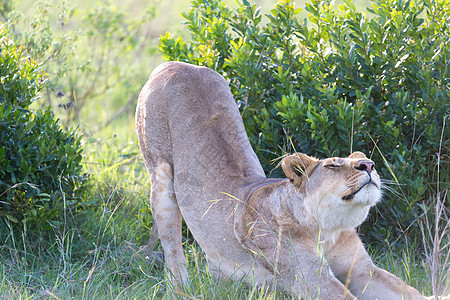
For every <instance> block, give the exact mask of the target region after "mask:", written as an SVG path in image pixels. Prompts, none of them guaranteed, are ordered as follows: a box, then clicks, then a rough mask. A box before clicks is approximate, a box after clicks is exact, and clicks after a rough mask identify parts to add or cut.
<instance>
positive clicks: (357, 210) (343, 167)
mask: <svg viewBox="0 0 450 300" xmlns="http://www.w3.org/2000/svg"><path fill="white" fill-rule="evenodd" d="M282 168H283V171H284V173H285V174H286V176H287V177H288V178H289V179H290V180H291V182H292V184H293V185H294V187H295V189H296V191H297V192H298V193H300V195H301V196H302V198H303V201H304V207H305V208H306V210H307V212H308V213H309V214H310V215H311V217H312V218H313V219H314V220H316V221H317V222H318V224H319V226H320V228H321V229H324V230H328V231H336V230H343V229H348V228H353V227H356V226H358V225H360V224H361V223H362V222H363V221H364V219H365V218H366V217H367V214H368V212H369V209H370V207H371V206H372V205H374V204H375V203H377V202H378V201H379V200H380V199H381V181H380V177H379V176H378V174H377V172H376V170H375V167H374V163H373V161H372V160H370V159H368V158H367V157H366V156H365V155H364V154H363V153H361V152H354V153H352V154H351V155H350V156H348V157H345V158H342V157H333V158H327V159H323V160H318V159H316V158H313V157H310V156H307V155H305V154H303V153H295V154H293V155H290V156H287V157H286V158H285V159H284V160H283V162H282ZM294 209H295V208H294Z"/></svg>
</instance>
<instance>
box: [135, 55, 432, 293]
mask: <svg viewBox="0 0 450 300" xmlns="http://www.w3.org/2000/svg"><path fill="white" fill-rule="evenodd" d="M136 126H137V131H138V136H139V144H140V148H141V151H142V154H143V156H144V160H145V164H146V167H147V169H148V172H149V174H150V176H151V184H152V187H151V209H152V213H153V218H154V220H155V222H156V224H157V226H158V234H159V237H160V239H161V243H162V247H163V249H164V255H165V260H166V263H167V268H168V270H169V273H170V274H171V275H173V276H174V281H175V283H176V286H177V287H178V289H182V287H183V285H185V284H187V283H188V278H187V277H188V274H187V270H186V258H185V257H184V254H183V248H182V240H181V238H182V235H181V224H182V218H184V220H185V221H186V224H187V226H188V228H189V229H190V231H191V232H192V235H193V236H194V238H195V239H196V241H197V242H198V244H199V245H200V247H201V248H202V250H203V251H204V252H205V254H206V257H207V261H208V266H209V270H210V271H211V272H214V273H215V274H216V275H218V276H220V277H225V278H234V279H237V280H241V279H242V278H244V279H245V280H247V281H248V282H251V283H254V284H263V283H265V284H270V285H273V286H275V285H276V286H282V287H283V288H285V289H286V290H289V291H291V292H293V293H295V294H296V295H299V296H301V297H304V298H308V299H309V298H320V299H342V298H347V299H355V297H357V298H358V299H375V298H376V299H389V300H392V299H422V298H424V297H423V296H422V295H421V294H420V293H419V292H418V291H417V290H415V289H414V288H412V287H409V286H407V285H406V284H405V283H404V282H403V281H402V280H400V279H399V278H397V277H396V276H394V275H392V274H391V273H389V272H386V271H384V270H382V269H380V268H377V267H376V266H375V265H374V264H373V263H372V261H371V259H370V258H369V256H368V254H367V252H366V251H365V249H364V247H363V245H362V243H361V241H360V239H359V237H358V235H357V234H356V232H355V229H354V228H355V227H356V226H358V225H360V224H361V223H362V222H363V221H364V219H365V218H366V216H367V214H368V212H369V209H370V207H371V206H372V205H374V204H375V203H376V202H378V201H379V200H380V197H381V192H380V185H381V183H380V178H379V176H378V174H377V172H376V171H375V169H374V164H373V162H372V161H371V160H370V159H368V158H367V157H366V156H365V155H364V154H362V153H361V152H355V153H353V154H351V155H350V156H349V157H346V158H328V159H324V160H317V159H315V158H312V157H309V156H307V155H305V154H301V153H296V154H294V155H291V156H288V157H286V158H285V159H284V160H283V162H282V168H283V171H284V172H285V174H286V176H287V177H288V178H286V179H269V178H266V176H265V174H264V171H263V169H262V167H261V164H260V163H259V160H258V158H257V156H256V155H255V153H254V152H253V150H252V147H251V146H250V143H249V141H248V138H247V135H246V132H245V129H244V125H243V122H242V119H241V116H240V114H239V110H238V108H237V106H236V103H235V101H234V99H233V97H232V95H231V93H230V90H229V87H228V85H227V82H226V81H225V80H224V78H223V77H222V76H220V75H219V74H217V73H216V72H214V71H212V70H210V69H208V68H204V67H197V66H192V65H189V64H185V63H180V62H168V63H164V64H162V65H160V66H159V67H158V68H156V69H155V70H154V71H153V73H152V74H151V76H150V79H149V81H148V82H147V84H146V85H145V86H144V88H143V89H142V92H141V94H140V96H139V102H138V106H137V112H136Z"/></svg>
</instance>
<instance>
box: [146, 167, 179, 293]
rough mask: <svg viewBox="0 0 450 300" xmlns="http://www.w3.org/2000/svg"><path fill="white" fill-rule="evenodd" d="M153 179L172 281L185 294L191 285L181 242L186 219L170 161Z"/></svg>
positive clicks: (155, 209) (160, 232) (156, 216)
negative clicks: (179, 203) (182, 213)
mask: <svg viewBox="0 0 450 300" xmlns="http://www.w3.org/2000/svg"><path fill="white" fill-rule="evenodd" d="M152 175H153V176H152V190H151V198H150V205H151V208H152V214H153V218H154V219H155V221H156V224H158V235H159V238H160V240H161V245H162V247H163V249H164V256H165V260H166V265H167V271H168V275H169V278H170V277H172V279H175V285H174V286H175V289H176V291H177V292H181V288H182V285H183V284H186V281H187V268H186V258H185V256H184V253H183V247H182V242H181V237H182V234H181V224H182V223H181V221H182V216H181V213H180V210H179V208H178V204H177V200H176V197H175V191H174V186H173V169H172V166H171V165H170V164H169V163H168V162H166V161H162V162H159V163H158V164H157V165H156V168H154V169H153V174H152Z"/></svg>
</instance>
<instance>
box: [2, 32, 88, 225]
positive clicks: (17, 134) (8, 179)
mask: <svg viewBox="0 0 450 300" xmlns="http://www.w3.org/2000/svg"><path fill="white" fill-rule="evenodd" d="M39 66H40V65H39V63H37V62H36V61H34V60H33V59H32V58H30V57H29V56H27V54H26V51H25V50H24V48H23V47H18V46H17V45H16V44H15V43H14V42H13V41H12V40H11V39H9V38H8V32H7V30H6V27H4V26H2V25H1V24H0V74H1V75H0V217H2V218H5V219H8V220H9V221H12V222H13V223H16V224H23V223H27V224H28V225H29V226H32V225H39V228H45V227H49V226H57V225H58V224H60V222H61V221H62V216H63V212H64V209H68V208H73V207H77V206H78V205H80V203H81V201H80V200H81V198H80V196H81V192H82V191H83V189H82V187H83V186H84V183H85V182H86V180H87V178H86V175H85V174H83V170H82V166H81V158H82V157H81V141H80V137H78V136H77V135H76V133H75V131H74V130H71V129H69V130H68V131H65V130H63V129H62V128H61V126H60V124H59V123H58V120H57V119H55V117H54V116H53V114H52V112H51V110H50V109H49V108H48V109H46V110H45V111H41V110H37V111H33V110H30V109H29V105H30V104H31V103H32V102H33V100H35V99H36V98H37V96H38V94H39V91H40V90H41V89H42V88H43V83H44V81H45V80H44V77H43V76H44V74H43V72H42V70H41V69H40V67H39Z"/></svg>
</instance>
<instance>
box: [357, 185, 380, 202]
mask: <svg viewBox="0 0 450 300" xmlns="http://www.w3.org/2000/svg"><path fill="white" fill-rule="evenodd" d="M380 200H381V190H380V189H379V188H378V187H377V186H375V185H374V184H370V185H366V186H364V187H363V188H362V189H360V190H359V191H358V193H356V194H355V195H353V199H352V200H351V203H352V204H362V205H367V206H372V205H375V204H376V203H377V202H379V201H380Z"/></svg>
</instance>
